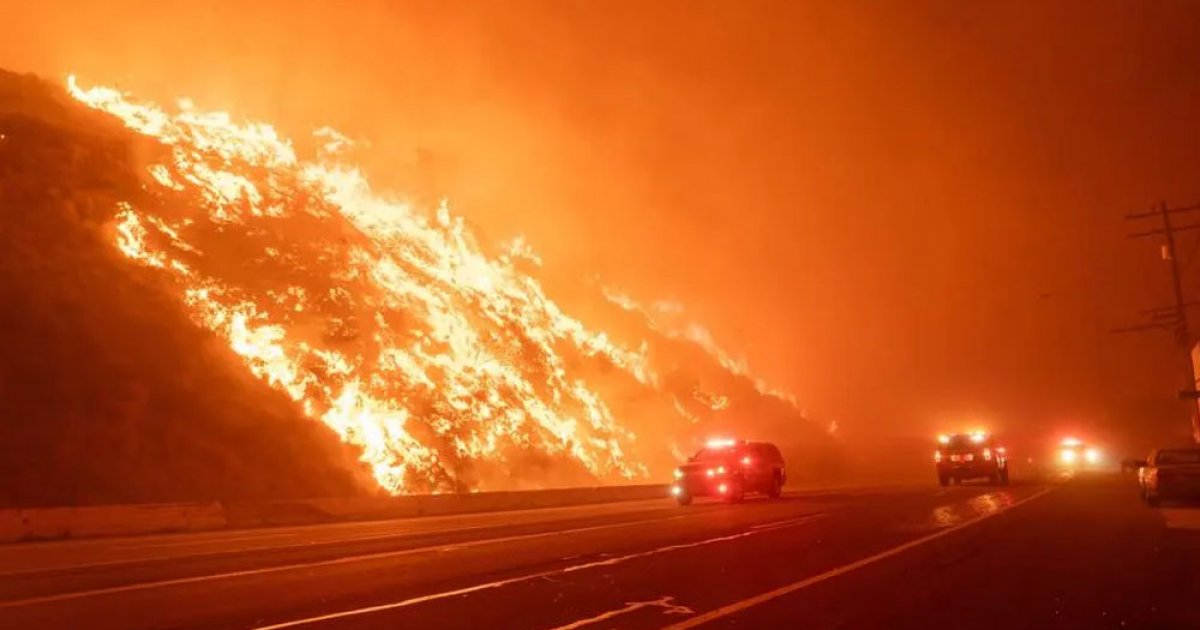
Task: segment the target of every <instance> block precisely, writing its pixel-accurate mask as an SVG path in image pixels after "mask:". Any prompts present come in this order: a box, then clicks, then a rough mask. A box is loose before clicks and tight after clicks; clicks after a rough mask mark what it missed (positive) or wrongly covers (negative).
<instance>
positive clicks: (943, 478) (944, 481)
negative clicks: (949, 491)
mask: <svg viewBox="0 0 1200 630" xmlns="http://www.w3.org/2000/svg"><path fill="white" fill-rule="evenodd" d="M938 483H939V484H941V485H942V487H943V488H945V487H946V486H948V485H950V475H938Z"/></svg>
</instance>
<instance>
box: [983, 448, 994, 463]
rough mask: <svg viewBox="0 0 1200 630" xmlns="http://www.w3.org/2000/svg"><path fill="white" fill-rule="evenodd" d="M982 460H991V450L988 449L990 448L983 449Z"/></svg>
mask: <svg viewBox="0 0 1200 630" xmlns="http://www.w3.org/2000/svg"><path fill="white" fill-rule="evenodd" d="M983 458H984V459H987V460H991V459H992V449H990V448H985V449H983Z"/></svg>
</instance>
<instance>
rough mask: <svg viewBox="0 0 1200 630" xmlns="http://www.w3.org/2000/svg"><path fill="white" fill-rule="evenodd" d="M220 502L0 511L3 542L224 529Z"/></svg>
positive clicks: (224, 522) (226, 524) (0, 531)
mask: <svg viewBox="0 0 1200 630" xmlns="http://www.w3.org/2000/svg"><path fill="white" fill-rule="evenodd" d="M226 526H228V523H227V522H226V520H225V511H224V508H223V507H222V506H221V504H220V503H217V502H212V503H163V504H147V505H103V506H92V507H62V508H27V509H15V510H0V541H4V542H15V541H22V540H47V539H55V538H87V537H92V536H125V535H134V534H156V533H165V532H184V531H200V530H206V529H221V528H224V527H226Z"/></svg>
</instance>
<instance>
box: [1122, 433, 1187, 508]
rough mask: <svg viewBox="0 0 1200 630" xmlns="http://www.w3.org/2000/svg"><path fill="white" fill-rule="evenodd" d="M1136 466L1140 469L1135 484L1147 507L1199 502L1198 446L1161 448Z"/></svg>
mask: <svg viewBox="0 0 1200 630" xmlns="http://www.w3.org/2000/svg"><path fill="white" fill-rule="evenodd" d="M1136 463H1137V464H1138V465H1139V466H1140V467H1141V470H1140V471H1139V472H1138V480H1139V481H1140V482H1141V486H1142V498H1143V499H1144V500H1145V501H1146V505H1149V506H1156V505H1158V504H1160V503H1161V502H1162V501H1164V500H1167V501H1170V500H1178V499H1200V446H1184V447H1178V448H1160V449H1157V450H1155V451H1153V452H1151V453H1150V456H1149V457H1147V458H1146V459H1145V460H1144V461H1139V462H1136Z"/></svg>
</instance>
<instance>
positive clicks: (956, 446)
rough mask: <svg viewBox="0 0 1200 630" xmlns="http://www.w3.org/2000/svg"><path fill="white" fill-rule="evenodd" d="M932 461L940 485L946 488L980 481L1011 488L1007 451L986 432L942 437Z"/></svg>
mask: <svg viewBox="0 0 1200 630" xmlns="http://www.w3.org/2000/svg"><path fill="white" fill-rule="evenodd" d="M933 461H934V465H935V467H936V468H937V477H938V483H940V484H941V485H943V486H948V485H950V484H951V483H961V482H963V481H965V480H968V479H980V478H986V479H987V480H988V481H990V482H991V483H993V484H1002V485H1007V484H1008V452H1007V449H1005V448H1004V447H1003V446H1000V445H999V444H998V443H997V442H996V438H995V437H994V436H992V435H989V434H988V433H985V432H983V431H975V432H972V433H954V434H950V435H939V436H938V446H937V450H935V451H934V452H933Z"/></svg>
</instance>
